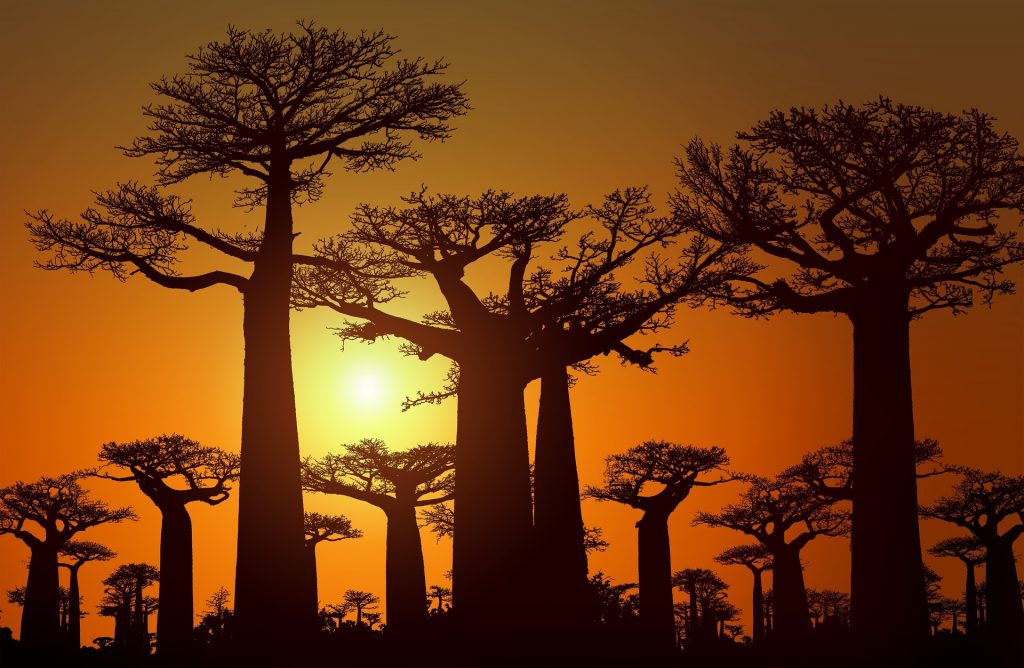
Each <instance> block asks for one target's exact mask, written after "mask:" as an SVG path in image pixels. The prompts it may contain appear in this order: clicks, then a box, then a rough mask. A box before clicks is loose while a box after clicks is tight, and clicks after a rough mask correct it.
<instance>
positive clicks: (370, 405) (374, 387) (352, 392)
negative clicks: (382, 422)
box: [343, 369, 388, 410]
mask: <svg viewBox="0 0 1024 668" xmlns="http://www.w3.org/2000/svg"><path fill="white" fill-rule="evenodd" d="M343 383H344V386H345V395H346V398H347V399H349V400H350V401H352V402H353V403H355V404H357V405H358V406H359V407H360V408H362V409H363V410H367V409H378V408H381V407H382V406H383V404H384V402H385V401H386V399H387V395H388V383H387V378H386V377H385V375H384V374H383V373H382V372H381V371H380V370H378V369H358V370H354V371H353V372H351V373H348V374H345V377H344V379H343Z"/></svg>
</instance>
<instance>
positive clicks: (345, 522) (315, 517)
mask: <svg viewBox="0 0 1024 668" xmlns="http://www.w3.org/2000/svg"><path fill="white" fill-rule="evenodd" d="M302 530H303V532H304V533H305V535H306V555H307V558H309V559H312V560H313V573H314V574H315V573H316V546H317V545H319V544H320V543H336V542H338V541H340V540H349V539H351V538H362V537H363V532H362V531H360V530H359V529H356V528H354V527H353V526H352V520H350V519H349V518H347V517H345V516H344V515H322V514H320V513H309V512H307V513H304V514H303V525H302Z"/></svg>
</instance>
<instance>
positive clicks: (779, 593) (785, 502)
mask: <svg viewBox="0 0 1024 668" xmlns="http://www.w3.org/2000/svg"><path fill="white" fill-rule="evenodd" d="M694 524H703V525H705V526H712V527H725V528H728V529H734V530H736V531H742V532H743V533H745V534H747V535H748V536H752V537H754V538H756V539H757V541H758V542H760V543H761V544H762V545H764V546H765V547H766V548H768V551H769V552H771V555H772V588H773V590H774V592H775V601H774V606H773V607H774V617H775V624H774V630H775V633H776V634H777V636H778V637H779V638H780V639H792V638H795V637H799V636H801V635H803V634H805V633H806V632H807V631H809V630H810V626H811V620H810V615H809V612H808V607H807V592H806V588H805V587H804V576H803V566H802V565H801V563H800V551H801V550H802V549H803V548H804V547H805V546H806V545H807V544H808V543H809V542H810V541H812V540H814V539H815V538H817V537H818V536H839V535H842V534H845V533H846V532H848V531H849V518H848V515H847V514H846V513H844V512H842V511H837V510H835V509H834V508H833V507H832V502H831V501H825V500H822V499H820V498H819V497H818V496H817V495H815V494H814V492H813V490H811V489H810V488H809V487H807V486H805V485H800V484H797V483H794V482H791V481H789V480H787V479H785V478H776V479H767V478H759V477H751V478H750V486H749V487H748V488H747V490H746V491H745V492H744V493H743V495H742V496H741V497H740V502H739V503H736V504H730V505H727V506H725V507H724V508H722V510H721V511H720V512H719V513H707V512H700V513H698V514H697V516H696V517H695V518H694ZM790 529H793V530H795V531H799V533H797V535H795V536H793V537H790V538H787V532H788V531H789V530H790Z"/></svg>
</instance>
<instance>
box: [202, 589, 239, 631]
mask: <svg viewBox="0 0 1024 668" xmlns="http://www.w3.org/2000/svg"><path fill="white" fill-rule="evenodd" d="M230 601H231V593H230V592H229V591H228V590H227V588H226V587H220V588H219V589H217V591H215V592H213V594H212V595H211V596H210V598H208V599H206V608H205V609H204V610H203V613H204V614H203V618H202V619H201V620H200V621H199V625H198V626H197V627H196V636H197V638H198V639H199V642H200V644H201V645H214V644H217V643H219V642H220V641H222V640H223V639H225V638H226V637H227V636H228V633H229V626H230V624H231V620H232V617H233V611H232V610H231V607H230V606H229V605H228V603H229V602H230Z"/></svg>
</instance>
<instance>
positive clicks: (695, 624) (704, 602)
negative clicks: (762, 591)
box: [672, 568, 738, 649]
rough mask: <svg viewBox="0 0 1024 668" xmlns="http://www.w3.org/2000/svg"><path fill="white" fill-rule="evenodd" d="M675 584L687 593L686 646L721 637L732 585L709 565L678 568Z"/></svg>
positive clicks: (703, 644) (694, 645) (712, 640)
mask: <svg viewBox="0 0 1024 668" xmlns="http://www.w3.org/2000/svg"><path fill="white" fill-rule="evenodd" d="M672 584H673V585H675V586H676V587H678V588H679V589H680V590H681V591H683V592H685V593H686V598H687V615H686V618H687V627H686V649H694V648H699V647H702V646H703V647H706V646H707V645H708V644H710V643H712V642H714V641H715V639H716V638H717V637H718V626H719V621H720V620H719V616H720V614H723V613H725V612H729V611H728V610H726V609H725V608H724V606H723V604H724V603H725V599H726V593H725V591H726V589H728V588H729V585H727V584H726V583H725V582H723V581H722V579H721V578H720V577H718V576H717V575H716V574H715V573H714V572H713V571H710V570H708V569H706V568H686V569H683V570H681V571H676V573H674V574H673V576H672ZM737 612H738V611H737ZM729 614H733V613H731V612H730V613H729ZM733 616H735V615H734V614H733Z"/></svg>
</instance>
